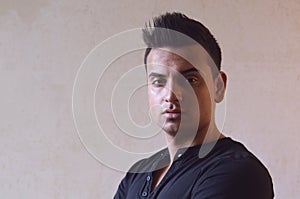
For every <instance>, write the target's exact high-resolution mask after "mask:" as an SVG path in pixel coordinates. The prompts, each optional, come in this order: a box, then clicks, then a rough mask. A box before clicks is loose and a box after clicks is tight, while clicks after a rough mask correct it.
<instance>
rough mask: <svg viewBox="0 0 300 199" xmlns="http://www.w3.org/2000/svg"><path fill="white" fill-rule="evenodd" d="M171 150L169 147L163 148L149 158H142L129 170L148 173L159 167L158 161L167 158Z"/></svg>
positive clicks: (129, 171) (130, 171)
mask: <svg viewBox="0 0 300 199" xmlns="http://www.w3.org/2000/svg"><path fill="white" fill-rule="evenodd" d="M168 154H169V152H168V149H167V148H164V149H161V150H159V151H158V152H155V153H154V154H152V155H150V156H149V157H147V158H144V159H141V160H139V161H137V162H136V163H134V164H133V166H132V167H131V168H130V169H129V170H128V173H147V172H152V171H153V170H156V169H157V163H158V162H159V161H160V160H163V159H166V157H167V156H168Z"/></svg>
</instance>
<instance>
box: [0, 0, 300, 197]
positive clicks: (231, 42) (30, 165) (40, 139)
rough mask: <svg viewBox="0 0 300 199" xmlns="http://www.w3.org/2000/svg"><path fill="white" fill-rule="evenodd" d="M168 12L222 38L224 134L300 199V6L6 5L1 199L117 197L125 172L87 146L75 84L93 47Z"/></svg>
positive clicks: (0, 19)
mask: <svg viewBox="0 0 300 199" xmlns="http://www.w3.org/2000/svg"><path fill="white" fill-rule="evenodd" d="M164 11H182V12H184V13H186V14H187V15H188V16H191V17H194V18H196V19H198V20H200V21H202V22H203V23H204V24H206V25H207V26H208V27H209V28H210V29H211V31H212V32H213V33H214V34H215V36H216V38H217V39H218V41H219V43H220V45H221V47H222V49H223V57H224V58H223V60H224V61H223V67H224V70H225V71H226V72H227V73H228V76H229V84H228V93H227V101H226V103H227V106H226V108H227V111H226V120H225V125H224V132H225V134H226V135H228V136H231V137H233V138H235V139H238V140H240V141H241V142H243V143H244V144H245V145H246V146H247V147H248V148H249V149H250V150H251V151H253V152H254V153H255V154H256V155H257V156H258V157H259V158H260V159H261V160H262V161H263V163H264V164H265V165H266V166H267V167H268V169H269V171H270V172H271V175H272V177H273V181H274V187H275V194H276V198H289V199H292V198H298V194H297V191H298V190H297V188H299V187H300V169H299V168H300V158H299V157H300V156H299V152H300V145H299V143H300V136H299V127H300V123H299V118H300V103H299V101H300V87H299V85H300V84H299V83H300V67H299V63H300V56H299V53H300V45H299V44H300V1H299V0H289V1H284V0H281V1H280V0H276V1H273V0H264V1H259V0H255V1H241V0H232V1H225V0H224V1H219V0H213V1H170V2H169V1H150V0H148V1H138V0H130V1H119V3H116V1H96V0H90V1H88V0H84V1H79V0H72V1H71V0H70V1H67V0H60V1H50V0H47V1H42V0H41V1H34V0H27V1H17V0H11V1H4V0H1V1H0V69H1V73H0V82H1V83H0V90H1V99H0V100H1V101H0V102H1V103H0V107H1V112H0V118H1V120H0V170H1V172H0V198H91V199H92V198H111V197H112V195H113V193H114V191H115V189H116V187H117V184H118V182H119V181H120V179H121V178H122V176H123V175H124V173H122V172H118V171H115V170H113V169H110V168H107V167H106V166H104V165H102V164H100V163H99V161H97V160H96V159H94V158H93V157H92V156H91V155H90V154H89V153H88V152H87V150H86V149H85V147H84V146H83V145H82V143H81V142H80V139H79V137H78V135H77V131H76V128H75V125H74V122H73V117H72V89H73V83H74V80H75V76H76V73H77V70H78V69H79V66H80V64H81V63H82V61H83V59H84V58H85V57H86V55H87V54H88V53H89V51H90V50H91V49H92V48H93V47H95V46H96V45H97V44H99V43H100V42H101V41H103V40H105V39H106V38H108V37H110V36H111V35H113V34H116V33H119V32H120V31H124V30H127V29H131V28H136V27H141V26H142V25H143V24H144V22H145V21H146V20H148V19H149V18H151V17H152V16H155V15H157V14H159V13H163V12H164ZM121 72H122V71H121ZM123 144H124V143H123ZM125 144H126V143H125Z"/></svg>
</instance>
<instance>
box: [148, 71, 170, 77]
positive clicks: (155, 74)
mask: <svg viewBox="0 0 300 199" xmlns="http://www.w3.org/2000/svg"><path fill="white" fill-rule="evenodd" d="M148 77H166V76H165V75H163V74H160V73H155V72H151V73H150V74H149V75H148Z"/></svg>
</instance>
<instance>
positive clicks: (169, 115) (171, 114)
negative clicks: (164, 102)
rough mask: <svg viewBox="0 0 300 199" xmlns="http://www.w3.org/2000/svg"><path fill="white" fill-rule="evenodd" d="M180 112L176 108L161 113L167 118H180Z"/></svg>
mask: <svg viewBox="0 0 300 199" xmlns="http://www.w3.org/2000/svg"><path fill="white" fill-rule="evenodd" d="M181 114H182V112H181V111H180V110H179V109H178V110H165V111H164V112H163V115H164V116H165V117H166V118H167V119H180V117H181Z"/></svg>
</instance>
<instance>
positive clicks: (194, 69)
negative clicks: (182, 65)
mask: <svg viewBox="0 0 300 199" xmlns="http://www.w3.org/2000/svg"><path fill="white" fill-rule="evenodd" d="M190 72H199V70H198V69H197V68H194V67H193V68H189V69H186V70H183V71H180V72H179V73H180V74H182V75H185V74H186V73H190Z"/></svg>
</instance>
